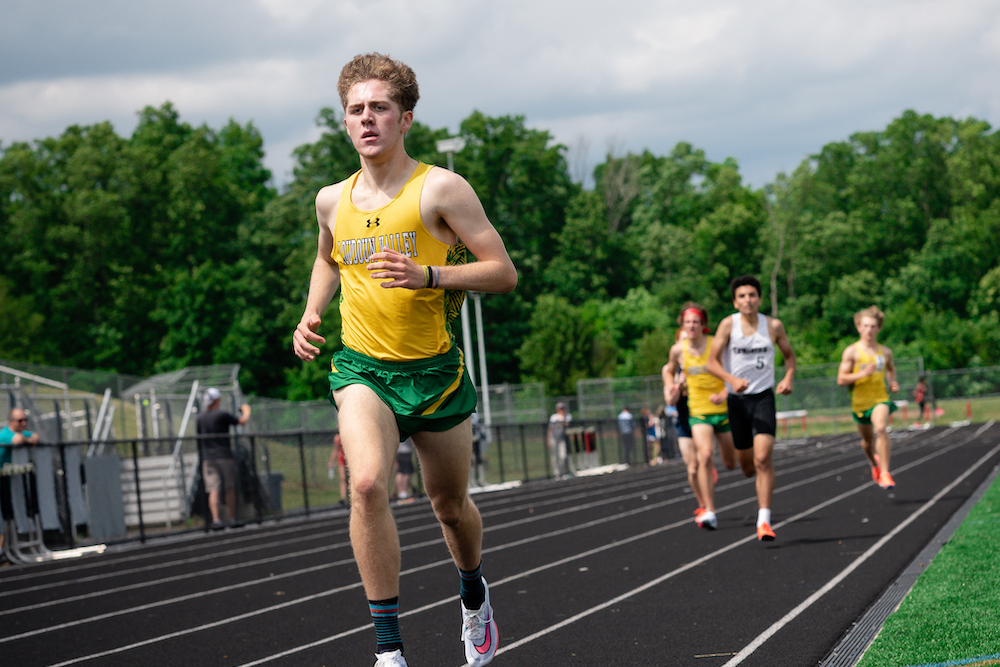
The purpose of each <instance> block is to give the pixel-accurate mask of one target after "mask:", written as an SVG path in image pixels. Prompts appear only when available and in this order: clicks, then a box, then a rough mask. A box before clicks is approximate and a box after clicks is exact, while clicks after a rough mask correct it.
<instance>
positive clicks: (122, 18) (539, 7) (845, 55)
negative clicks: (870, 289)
mask: <svg viewBox="0 0 1000 667" xmlns="http://www.w3.org/2000/svg"><path fill="white" fill-rule="evenodd" d="M0 15H2V16H3V17H4V21H3V22H2V23H0V63H2V66H0V139H2V140H3V142H4V144H5V145H6V144H9V143H10V142H11V141H15V140H30V139H35V138H41V137H44V136H50V135H53V134H58V133H60V132H61V131H62V130H63V129H64V128H65V127H66V126H68V125H70V124H74V123H77V124H89V123H93V122H97V121H100V120H105V119H109V120H111V121H112V122H113V123H114V124H115V127H116V128H117V129H118V131H119V132H120V133H123V134H126V133H128V132H130V131H131V129H132V127H133V126H134V119H135V112H136V111H137V110H139V109H140V108H142V107H143V106H145V105H147V104H152V105H158V104H161V103H162V102H163V101H165V100H171V101H172V102H173V103H174V104H175V106H176V107H177V109H178V110H179V111H180V112H181V114H182V116H183V117H184V119H185V120H187V121H188V122H191V123H194V124H199V123H202V122H206V123H209V124H210V125H213V126H217V125H219V124H221V123H223V122H225V121H226V120H227V119H228V118H230V117H234V118H236V119H237V120H238V121H240V122H246V121H248V120H249V121H253V122H254V123H255V124H256V125H257V126H258V127H259V128H260V129H261V132H262V134H263V135H264V138H265V141H266V148H267V150H268V158H267V160H268V164H269V166H271V168H272V170H273V171H274V172H275V175H276V177H277V178H278V180H279V181H284V180H286V179H287V174H288V171H289V169H290V167H291V162H290V159H289V157H288V156H289V153H290V151H291V149H292V148H293V147H294V146H295V145H297V144H299V143H302V142H304V141H309V140H313V139H315V134H316V130H315V128H314V127H313V120H314V118H315V116H316V113H317V112H318V110H319V109H320V107H322V106H325V105H326V106H332V105H336V103H337V98H336V91H335V84H336V77H337V74H338V72H339V69H340V67H341V66H342V64H343V63H344V62H346V61H347V60H348V59H349V58H350V57H351V56H353V55H354V54H355V53H359V52H363V51H370V50H379V51H383V52H388V53H391V54H392V55H394V56H395V57H398V58H401V59H403V60H405V61H406V62H408V63H409V64H410V65H412V66H413V67H414V69H415V70H416V71H417V74H418V77H419V78H420V82H421V91H422V99H421V102H420V104H419V105H418V107H417V118H418V119H419V120H421V121H422V122H424V123H426V124H428V125H430V126H432V127H448V128H451V129H453V130H454V129H456V128H457V126H458V124H459V123H460V122H461V120H462V119H464V118H465V117H467V116H468V115H469V113H471V112H472V111H473V110H475V109H478V110H480V111H482V112H484V113H486V114H489V115H505V114H519V115H524V116H525V117H526V118H527V122H528V123H529V124H530V125H531V126H533V127H537V128H539V129H545V130H548V131H550V132H551V133H552V134H553V135H554V137H555V138H556V139H557V140H558V141H560V142H562V143H564V144H567V145H571V144H575V143H578V142H579V140H580V138H581V137H585V138H586V139H587V142H588V143H589V146H590V154H589V158H590V161H591V163H593V162H596V161H599V160H600V159H602V157H603V154H604V153H605V151H606V150H607V147H608V146H609V145H613V146H616V147H618V148H620V149H621V150H632V151H641V150H643V149H644V148H648V149H649V150H651V151H653V152H654V153H657V154H664V153H666V152H668V151H669V150H670V149H671V148H672V147H673V145H674V144H675V143H676V142H678V141H682V140H683V141H689V142H691V143H693V144H694V145H696V146H698V147H702V148H705V149H706V151H707V152H708V154H709V157H710V159H713V160H722V159H724V158H725V157H727V156H733V157H735V158H737V159H738V160H739V162H740V164H741V168H742V172H743V174H744V177H745V179H746V180H747V181H749V182H751V183H753V184H754V185H757V186H761V185H763V184H764V183H766V182H769V181H771V180H773V178H774V175H775V174H776V173H777V171H779V170H785V171H790V170H792V169H794V168H795V166H797V164H798V163H799V162H800V161H801V160H802V159H803V158H805V157H806V156H807V155H808V154H809V153H812V152H815V151H818V150H819V149H820V148H821V147H822V145H823V144H824V143H826V142H829V141H835V140H841V139H844V138H846V137H847V136H848V135H849V134H850V133H852V132H855V131H859V130H868V129H879V128H881V127H884V126H885V124H886V123H888V122H889V121H890V120H891V119H892V118H893V117H896V116H898V115H899V114H900V113H901V112H902V111H903V110H905V109H908V108H913V109H916V110H917V111H920V112H925V113H933V114H935V115H950V116H956V117H965V116H976V117H979V118H983V119H985V120H987V121H995V119H996V118H997V117H998V115H1000V113H998V112H1000V92H998V88H997V86H996V85H995V81H996V80H997V79H998V75H1000V7H998V6H997V4H996V3H995V2H989V1H986V0H982V1H980V0H970V1H967V2H962V3H954V2H948V1H944V0H922V1H918V2H913V1H910V0H886V1H884V2H880V3H871V2H867V1H865V2H862V1H860V0H847V1H844V2H838V3H820V2H790V1H787V0H759V1H758V2H754V3H748V2H745V1H743V0H718V1H717V2H714V3H700V4H694V3H686V2H680V1H679V0H668V1H663V0H660V1H655V0H635V1H634V2H632V3H629V4H627V5H620V4H611V3H607V2H606V1H605V0H601V1H598V0H578V1H577V2H573V3H569V2H558V1H550V2H547V3H539V2H537V1H536V2H528V1H526V0H510V1H509V2H506V3H482V2H461V1H459V0H424V1H423V2H420V3H413V2H408V1H404V0H371V1H369V2H364V3H362V2H359V1H358V0H342V1H340V2H336V3H330V2H328V1H325V0H258V1H256V2H251V1H248V0H213V1H212V2H207V3H206V2H198V3H196V2H192V1H191V0H178V1H177V2H174V3H171V4H169V5H154V4H152V3H126V2H123V1H120V0H95V1H93V2H89V3H62V2H53V0H41V1H38V0H36V1H35V2H22V1H20V0H0Z"/></svg>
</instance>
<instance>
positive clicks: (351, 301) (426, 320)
mask: <svg viewBox="0 0 1000 667" xmlns="http://www.w3.org/2000/svg"><path fill="white" fill-rule="evenodd" d="M430 170H431V167H430V166H429V165H426V164H423V163H421V164H418V165H417V167H416V169H415V170H414V172H413V174H412V175H411V176H410V178H409V180H408V181H407V182H406V184H405V185H404V186H403V188H402V189H401V190H400V191H399V193H398V194H397V195H396V196H395V197H394V198H393V199H392V200H391V201H390V202H388V203H387V204H385V205H384V206H382V207H380V208H378V209H375V210H371V211H366V210H363V209H360V208H358V207H357V206H355V205H354V203H353V202H352V201H351V192H352V191H353V189H354V185H355V184H356V183H357V179H358V177H359V176H360V175H361V172H360V171H358V172H357V173H355V174H354V175H353V176H351V177H350V178H349V179H347V181H346V182H345V183H344V190H343V192H342V193H341V195H340V204H339V205H338V207H337V217H336V221H335V227H334V234H333V242H334V243H333V252H332V253H331V257H332V258H333V260H334V261H335V262H337V265H338V266H339V268H340V317H341V320H342V328H341V341H342V342H343V344H344V349H343V350H342V351H340V352H337V353H335V354H334V356H333V359H332V360H331V362H330V375H329V380H330V400H331V401H332V400H333V392H334V391H336V390H337V389H340V388H342V387H345V386H347V385H350V384H364V385H366V386H368V387H370V388H371V389H372V390H373V391H375V393H376V394H378V396H379V397H380V398H381V399H382V400H383V401H384V402H385V403H386V405H388V406H389V407H390V409H392V411H393V413H395V415H396V423H397V425H398V426H399V430H400V439H401V440H403V439H405V438H407V437H409V435H411V434H412V433H415V432H418V431H445V430H448V429H450V428H451V427H453V426H456V425H457V424H460V423H461V422H463V421H465V420H466V419H467V418H468V417H469V415H470V414H471V413H472V412H473V411H474V410H475V409H476V390H475V388H474V387H473V386H472V385H471V383H470V382H469V380H468V376H467V374H466V372H465V362H464V358H463V355H462V352H461V350H460V349H459V348H458V347H457V346H456V345H455V337H454V333H453V331H452V328H451V323H452V321H453V320H454V319H455V317H456V316H457V315H458V312H459V309H460V308H461V305H462V301H463V300H464V299H465V292H464V291H456V290H443V289H418V290H411V289H407V288H403V287H397V288H388V289H387V288H385V287H382V285H381V283H383V282H386V281H384V280H375V279H373V278H372V277H371V273H372V272H371V271H369V270H368V269H367V268H365V267H366V266H367V265H368V263H369V258H370V257H371V255H372V254H374V253H376V252H381V251H383V250H385V249H389V248H391V249H393V250H395V251H397V252H400V253H402V254H404V255H406V256H407V257H409V258H410V259H412V260H413V261H415V262H417V263H418V264H421V265H423V266H441V265H456V264H464V263H465V262H466V250H465V246H464V245H463V244H462V243H456V244H455V245H448V244H446V243H443V242H441V241H439V240H438V239H436V238H435V237H434V236H433V235H432V234H431V233H430V232H429V231H428V230H427V228H426V227H425V226H424V223H423V220H422V218H421V215H420V196H421V193H422V191H423V187H424V181H425V179H426V178H427V174H428V173H430Z"/></svg>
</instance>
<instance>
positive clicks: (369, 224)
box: [365, 218, 379, 228]
mask: <svg viewBox="0 0 1000 667" xmlns="http://www.w3.org/2000/svg"><path fill="white" fill-rule="evenodd" d="M378 221H379V219H378V218H375V219H374V220H368V221H367V222H368V224H367V225H365V227H368V228H370V227H371V226H372V223H373V222H374V223H375V226H376V227H378Z"/></svg>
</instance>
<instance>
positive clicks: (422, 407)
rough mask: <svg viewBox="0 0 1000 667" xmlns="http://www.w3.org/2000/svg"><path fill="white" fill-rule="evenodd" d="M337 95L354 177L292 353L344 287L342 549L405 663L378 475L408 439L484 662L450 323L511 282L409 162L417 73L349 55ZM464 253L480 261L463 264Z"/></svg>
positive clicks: (466, 209)
mask: <svg viewBox="0 0 1000 667" xmlns="http://www.w3.org/2000/svg"><path fill="white" fill-rule="evenodd" d="M337 90H338V92H339V94H340V101H341V103H342V104H343V107H344V116H345V117H344V125H345V126H346V128H347V134H348V136H349V137H350V139H351V141H352V142H353V144H354V148H355V150H357V152H358V155H359V157H360V159H361V169H360V171H358V172H357V173H356V174H354V175H353V176H351V177H350V178H348V179H347V180H345V181H342V182H340V183H337V184H335V185H330V186H327V187H325V188H323V189H322V190H320V192H319V194H318V195H317V196H316V217H317V220H318V222H319V250H318V253H317V256H316V259H315V261H314V262H313V268H312V277H311V279H310V283H309V295H308V297H307V300H306V308H305V312H304V313H303V315H302V319H301V321H300V322H299V324H298V326H297V327H296V328H295V331H294V333H293V335H292V349H293V351H294V352H295V354H296V355H297V356H298V357H299V358H300V359H303V360H305V361H312V360H314V359H315V358H316V355H318V354H319V349H318V348H317V347H316V346H317V345H321V344H323V343H324V342H326V339H325V338H323V336H321V335H320V334H319V329H320V324H321V321H322V320H321V318H322V316H323V312H324V311H325V310H326V307H327V306H328V305H329V304H330V302H331V301H332V300H333V297H334V295H335V294H336V292H337V290H338V288H339V289H340V293H341V295H340V314H341V319H342V321H343V325H342V332H341V340H342V342H343V343H344V349H343V350H342V351H340V352H338V353H336V354H335V355H334V357H333V360H332V362H331V369H330V376H329V378H330V398H331V400H333V401H334V402H335V403H336V405H337V409H338V422H339V427H340V435H341V441H342V445H343V448H344V453H345V456H346V459H347V464H348V466H349V467H350V470H351V475H350V494H351V519H350V521H351V523H350V531H351V545H352V547H353V548H354V556H355V559H356V560H357V564H358V569H359V570H360V572H361V580H362V583H363V584H364V588H365V593H366V594H367V596H368V601H369V610H370V612H371V615H372V621H373V623H374V625H375V635H376V640H377V649H376V651H377V652H376V660H377V662H376V663H375V664H376V667H405V666H406V660H405V658H404V657H403V642H402V638H401V636H400V633H399V623H398V616H399V569H400V546H399V536H398V533H397V531H396V525H395V522H394V521H393V517H392V513H391V511H390V506H389V477H390V473H391V471H392V465H393V462H394V461H395V458H396V450H397V448H398V446H399V443H400V442H401V441H402V440H405V439H406V438H407V437H410V436H412V438H413V444H414V447H415V448H416V451H417V455H418V457H419V458H420V465H421V472H422V474H423V480H424V485H425V487H426V490H427V495H428V497H429V498H430V501H431V506H432V507H433V509H434V513H435V515H436V516H437V519H438V521H439V523H440V524H441V528H442V530H443V532H444V537H445V542H446V543H447V545H448V549H449V551H450V552H451V556H452V559H453V560H454V562H455V564H456V566H457V567H458V570H459V574H460V597H461V601H462V602H461V605H462V639H463V640H464V643H465V656H466V660H467V661H468V663H469V664H470V665H473V666H476V665H485V664H486V663H488V662H490V660H492V659H493V655H494V654H495V652H496V647H497V640H498V637H497V627H496V622H495V621H494V620H493V610H492V607H491V604H490V598H489V589H488V588H487V586H486V581H485V579H483V578H482V576H481V569H482V568H481V551H482V533H483V525H482V519H481V517H480V514H479V511H478V509H476V506H475V504H474V503H473V502H472V499H471V498H470V497H469V494H468V477H469V461H470V460H471V458H472V427H471V421H470V418H469V417H470V415H471V414H472V412H473V411H474V410H475V408H476V393H475V389H474V388H473V387H472V386H471V385H470V383H469V380H468V378H467V376H466V373H465V363H464V359H463V358H462V355H461V352H460V351H459V350H458V349H457V348H456V347H455V344H454V338H453V336H452V332H451V318H452V317H454V314H455V312H457V309H458V306H459V305H460V304H461V299H462V298H464V293H465V291H466V290H475V291H478V292H493V293H500V292H510V291H511V290H513V289H514V287H515V285H516V284H517V271H516V269H515V268H514V264H513V263H512V262H511V260H510V256H509V255H508V254H507V250H506V248H505V247H504V244H503V241H502V240H501V238H500V236H499V234H497V231H496V229H494V227H493V225H492V224H490V221H489V219H487V217H486V213H485V212H484V210H483V206H482V204H481V203H480V201H479V198H478V197H477V196H476V193H475V191H474V190H473V189H472V187H471V186H470V185H469V184H468V182H466V181H465V179H463V178H462V177H460V176H458V175H456V174H454V173H452V172H450V171H448V170H445V169H441V168H438V167H431V166H428V165H424V164H420V163H418V162H417V161H416V160H414V159H412V158H411V157H410V156H409V155H408V154H407V152H406V148H405V146H404V139H405V137H406V132H407V130H409V129H410V126H411V125H412V123H413V108H414V106H415V105H416V103H417V99H418V97H419V92H418V88H417V81H416V76H415V75H414V73H413V70H412V69H410V68H409V67H408V66H406V65H405V64H403V63H400V62H398V61H395V60H392V59H391V58H388V57H386V56H383V55H380V54H377V53H372V54H366V55H360V56H357V57H355V58H354V59H353V60H352V61H351V62H350V63H348V64H347V65H346V66H345V67H344V68H343V70H342V71H341V73H340V79H339V81H338V85H337ZM460 239H461V240H460ZM466 248H468V250H469V251H470V252H471V253H472V254H473V255H474V256H475V258H476V260H477V261H475V262H472V263H465V261H464V258H465V249H466Z"/></svg>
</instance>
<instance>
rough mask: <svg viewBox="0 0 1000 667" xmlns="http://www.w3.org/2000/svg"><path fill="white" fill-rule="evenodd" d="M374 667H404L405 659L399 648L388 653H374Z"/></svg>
mask: <svg viewBox="0 0 1000 667" xmlns="http://www.w3.org/2000/svg"><path fill="white" fill-rule="evenodd" d="M375 667H406V660H405V659H404V658H403V652H402V651H400V650H399V649H396V650H395V651H390V652H389V653H376V654H375Z"/></svg>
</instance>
